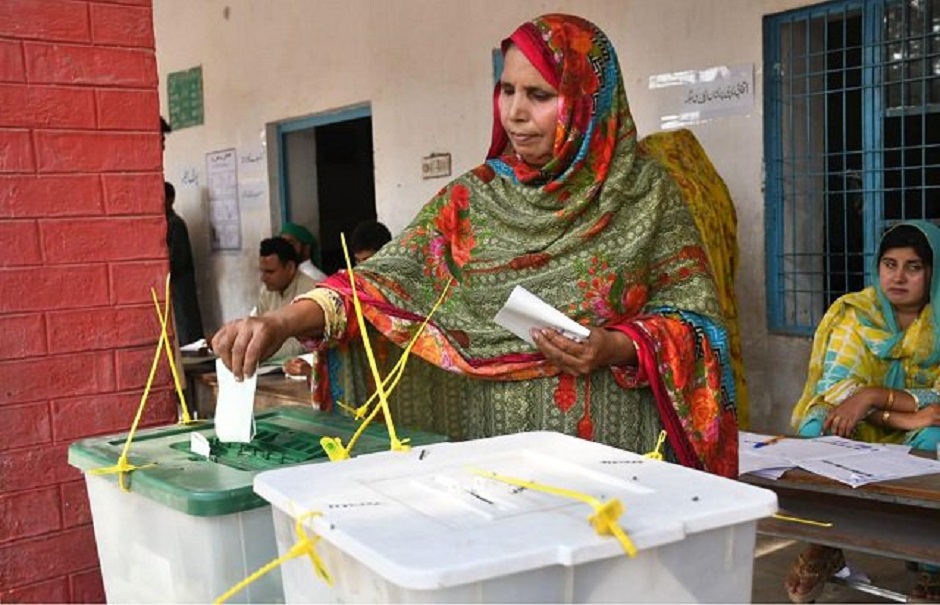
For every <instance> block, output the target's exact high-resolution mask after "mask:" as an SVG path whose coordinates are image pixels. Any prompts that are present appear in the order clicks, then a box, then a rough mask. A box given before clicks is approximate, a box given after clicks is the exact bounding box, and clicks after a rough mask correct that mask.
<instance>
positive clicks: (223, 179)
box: [206, 149, 242, 250]
mask: <svg viewBox="0 0 940 605" xmlns="http://www.w3.org/2000/svg"><path fill="white" fill-rule="evenodd" d="M206 188H207V190H208V193H209V226H210V229H211V230H212V233H211V239H212V249H213V250H240V249H241V247H242V229H241V216H240V212H239V209H238V165H237V157H236V153H235V150H234V149H225V150H223V151H213V152H210V153H207V154H206Z"/></svg>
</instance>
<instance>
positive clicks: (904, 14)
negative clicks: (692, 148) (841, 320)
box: [764, 0, 940, 334]
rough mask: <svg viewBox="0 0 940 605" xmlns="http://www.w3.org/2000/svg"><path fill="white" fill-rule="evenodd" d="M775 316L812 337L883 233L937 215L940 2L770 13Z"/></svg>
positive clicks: (855, 0)
mask: <svg viewBox="0 0 940 605" xmlns="http://www.w3.org/2000/svg"><path fill="white" fill-rule="evenodd" d="M764 120H765V122H764V146H765V148H764V157H765V162H766V166H765V170H766V182H765V203H766V231H767V232H766V241H767V288H768V290H767V301H768V323H769V326H770V329H771V330H772V331H774V332H784V333H796V334H809V333H812V331H813V330H814V329H815V327H816V325H817V323H818V322H819V319H820V318H821V317H822V315H823V313H825V311H826V309H827V308H828V306H829V305H830V304H831V303H832V302H833V301H835V300H836V299H837V298H838V297H839V296H841V295H843V294H845V293H847V292H852V291H855V290H860V289H861V288H863V287H864V286H865V285H866V284H867V283H870V282H869V281H868V280H870V279H871V276H870V275H869V274H868V270H869V269H870V268H871V265H872V262H871V259H872V258H873V256H874V255H875V253H876V251H877V246H878V241H879V239H880V235H881V233H882V232H883V231H884V229H885V228H887V227H890V226H891V225H893V224H894V223H896V222H898V221H900V220H904V219H912V218H926V219H932V220H934V219H940V198H938V195H937V190H938V189H940V0H900V1H895V0H842V1H837V2H827V3H825V4H820V5H814V6H811V7H806V8H802V9H798V10H793V11H788V12H785V13H779V14H774V15H768V16H767V17H765V19H764Z"/></svg>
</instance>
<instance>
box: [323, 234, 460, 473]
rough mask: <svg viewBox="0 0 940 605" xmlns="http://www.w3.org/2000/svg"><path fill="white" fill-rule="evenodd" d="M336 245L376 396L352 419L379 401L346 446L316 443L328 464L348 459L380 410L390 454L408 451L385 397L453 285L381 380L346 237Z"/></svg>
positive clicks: (336, 440)
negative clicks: (328, 460)
mask: <svg viewBox="0 0 940 605" xmlns="http://www.w3.org/2000/svg"><path fill="white" fill-rule="evenodd" d="M340 244H341V245H342V248H343V257H344V258H345V260H346V272H347V274H348V275H349V285H350V289H351V290H352V295H353V308H354V309H355V311H356V322H357V324H358V325H359V332H360V333H361V334H362V340H363V346H364V348H365V351H366V358H367V360H368V362H369V370H370V372H371V373H372V378H373V381H374V382H375V385H376V392H375V393H373V395H372V397H370V398H369V399H368V400H367V401H366V403H364V404H363V405H361V406H359V407H358V408H355V410H354V412H353V415H354V417H355V419H356V420H360V419H362V417H363V416H364V415H365V414H366V410H367V409H368V407H369V404H370V402H371V401H372V400H373V399H374V398H375V397H376V396H378V400H379V401H378V404H377V405H376V406H375V407H374V408H373V410H372V412H370V413H369V415H368V416H366V418H365V420H364V421H363V422H362V423H360V425H359V427H358V428H357V430H356V432H355V433H354V434H353V436H352V437H351V438H350V440H349V445H348V446H345V447H344V446H343V445H342V441H341V440H340V439H339V438H323V439H321V440H320V444H321V446H323V448H324V450H325V451H326V452H327V455H328V456H330V460H345V459H347V458H348V457H349V452H350V451H351V450H352V448H353V446H354V445H355V443H356V441H358V439H359V437H360V435H361V434H362V432H363V431H364V430H365V428H366V427H367V426H368V425H369V423H370V422H371V421H372V420H373V419H374V418H375V416H376V414H377V413H378V411H379V410H382V411H383V412H384V418H385V424H386V427H387V429H388V436H389V445H390V449H391V450H392V451H408V450H410V449H411V445H410V444H409V441H410V439H399V438H398V435H397V434H396V431H395V423H394V420H393V419H392V413H391V409H390V408H389V405H388V396H389V394H391V392H392V391H393V390H394V388H395V387H396V386H397V385H398V382H399V380H401V376H402V375H403V373H404V368H405V363H406V361H407V359H408V356H409V355H410V354H411V349H412V347H413V346H414V344H415V343H416V342H417V340H418V337H419V336H420V335H421V332H422V331H423V330H424V327H425V326H426V325H427V324H428V322H429V321H430V320H431V316H433V314H434V312H435V311H436V310H437V309H438V307H440V305H441V304H442V303H443V301H444V297H445V295H446V294H447V291H448V290H449V288H450V285H451V283H453V278H451V279H450V280H449V281H448V282H447V284H446V285H445V286H444V289H443V291H442V292H441V295H440V297H439V298H438V300H437V302H436V303H435V305H434V307H433V308H432V309H431V312H430V313H428V315H427V317H425V319H424V321H423V322H422V323H421V326H420V327H419V328H418V330H417V331H416V332H415V334H414V335H413V336H412V338H411V341H410V342H409V343H408V346H407V347H406V348H405V350H404V352H403V354H402V356H401V358H400V359H399V360H398V362H397V363H396V364H395V366H394V368H393V369H392V371H391V372H389V374H388V376H386V377H385V379H383V378H382V376H381V374H380V373H379V368H378V364H377V363H376V361H375V356H374V354H373V352H372V343H371V341H370V340H369V333H368V330H367V329H366V324H365V318H364V317H363V315H362V304H361V302H360V301H359V292H358V290H357V289H356V279H355V275H354V273H353V268H352V261H351V260H350V257H349V249H348V248H347V246H346V236H345V234H343V233H341V234H340ZM386 387H388V388H386ZM343 407H344V408H345V409H347V410H350V411H352V408H350V407H349V406H343ZM334 456H335V458H334Z"/></svg>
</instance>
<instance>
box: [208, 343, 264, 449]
mask: <svg viewBox="0 0 940 605" xmlns="http://www.w3.org/2000/svg"><path fill="white" fill-rule="evenodd" d="M215 375H216V377H217V379H218V381H219V398H218V399H217V400H216V402H215V434H216V436H217V437H218V438H219V441H222V442H224V443H231V442H237V443H248V442H249V441H251V438H252V437H254V436H255V414H254V409H255V387H256V386H257V384H258V374H257V373H255V374H253V375H252V376H251V377H250V378H249V377H247V376H246V377H245V379H244V380H242V381H241V382H237V381H236V380H235V375H234V374H232V372H231V370H229V369H228V368H227V367H225V364H223V363H222V360H221V359H216V360H215Z"/></svg>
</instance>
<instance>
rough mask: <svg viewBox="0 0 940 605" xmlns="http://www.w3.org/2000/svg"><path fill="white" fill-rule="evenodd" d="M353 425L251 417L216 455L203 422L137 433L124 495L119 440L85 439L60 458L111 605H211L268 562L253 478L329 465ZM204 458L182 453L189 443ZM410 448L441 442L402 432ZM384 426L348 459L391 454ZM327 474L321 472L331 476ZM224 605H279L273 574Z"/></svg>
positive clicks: (304, 413) (275, 413)
mask: <svg viewBox="0 0 940 605" xmlns="http://www.w3.org/2000/svg"><path fill="white" fill-rule="evenodd" d="M357 426H358V425H357V423H356V422H355V421H353V420H351V419H349V418H347V417H343V416H339V415H334V414H331V413H327V412H318V411H315V410H312V409H308V408H304V407H302V406H285V407H281V408H274V409H272V410H270V411H268V412H265V413H261V414H258V415H257V416H256V434H255V437H254V439H252V441H251V442H250V443H244V444H239V443H221V442H219V440H218V439H217V438H216V436H215V431H214V428H213V425H212V423H211V422H207V423H202V424H194V425H188V426H181V425H174V426H170V427H163V428H155V429H147V430H141V431H138V432H137V433H136V435H135V437H134V440H133V442H132V445H131V448H130V450H129V455H128V462H129V463H130V464H132V465H134V466H137V467H140V468H138V470H134V471H133V472H132V473H130V475H129V476H128V477H127V479H126V485H128V486H129V488H130V491H129V492H124V491H121V489H120V487H119V485H118V476H117V475H115V474H104V475H94V474H91V473H89V472H87V471H91V470H94V469H98V468H103V467H108V466H113V465H115V464H116V463H117V461H118V459H119V457H120V455H121V452H122V450H123V448H124V443H125V439H126V435H111V436H104V437H97V438H92V439H85V440H82V441H78V442H75V443H73V444H71V446H70V447H69V463H70V464H71V465H72V466H75V467H78V468H79V469H81V470H83V471H86V472H85V482H86V486H87V489H88V499H89V501H90V505H91V513H92V521H93V524H94V530H95V540H96V542H97V546H98V557H99V559H100V562H101V573H102V577H103V579H104V588H105V593H106V596H107V599H108V602H111V603H211V602H212V601H213V600H214V599H216V598H217V597H219V596H220V595H222V594H223V593H224V592H225V591H227V590H228V589H229V588H231V587H233V586H234V585H235V584H237V583H238V582H240V581H241V580H243V579H245V578H246V577H247V576H248V575H250V574H251V573H252V572H254V571H255V570H257V569H258V568H260V567H261V566H262V565H264V564H266V563H268V562H269V561H271V560H272V559H274V558H275V557H276V556H277V543H276V540H275V535H274V526H273V524H272V515H271V510H270V506H269V505H268V502H267V501H266V500H264V499H263V498H261V497H260V496H258V495H257V494H255V492H254V491H253V490H252V480H253V479H254V477H255V475H256V474H258V473H259V472H261V471H265V470H271V469H277V468H281V467H290V466H292V465H297V464H302V463H315V462H327V461H328V460H329V459H328V457H327V456H326V454H325V453H324V451H323V448H322V447H321V445H320V438H321V437H323V436H329V437H339V438H341V439H342V440H343V442H344V443H348V442H349V438H350V437H351V436H352V434H353V433H354V431H355V430H356V428H357ZM194 432H196V433H200V434H201V435H202V436H203V437H204V438H205V440H206V441H208V442H209V446H210V448H211V451H210V455H209V456H208V457H206V456H201V455H198V454H194V453H193V452H192V451H191V445H190V443H191V440H192V439H193V436H192V433H194ZM399 433H403V435H404V436H406V437H410V438H411V439H412V440H413V442H414V443H430V442H434V441H440V440H442V439H443V437H439V436H437V435H432V434H429V433H420V432H416V431H401V430H400V431H399ZM388 447H389V440H388V433H387V432H386V430H385V427H384V426H383V425H370V426H369V427H368V428H367V429H366V430H365V431H364V433H363V434H362V436H361V437H360V439H359V441H358V442H357V444H356V446H355V448H354V450H353V455H355V454H356V453H357V452H375V451H379V450H382V449H388ZM328 465H329V464H324V465H323V466H328ZM230 602H244V603H283V602H284V592H283V588H282V583H281V577H280V573H279V570H277V569H275V570H274V571H272V572H270V573H268V574H266V575H264V576H262V577H261V578H259V579H258V580H256V581H255V582H252V583H251V584H249V585H248V586H247V587H246V588H245V589H244V590H242V591H241V592H239V593H237V594H236V595H234V596H233V597H232V599H230Z"/></svg>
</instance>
